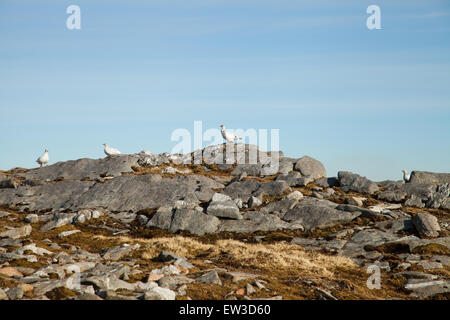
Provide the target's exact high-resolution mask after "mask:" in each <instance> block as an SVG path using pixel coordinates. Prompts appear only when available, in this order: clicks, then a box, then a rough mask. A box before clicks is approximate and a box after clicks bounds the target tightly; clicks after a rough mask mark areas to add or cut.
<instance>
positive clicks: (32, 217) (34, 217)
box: [23, 214, 39, 223]
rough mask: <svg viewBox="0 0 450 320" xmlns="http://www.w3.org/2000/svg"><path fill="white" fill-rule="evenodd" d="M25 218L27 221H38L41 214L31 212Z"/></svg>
mask: <svg viewBox="0 0 450 320" xmlns="http://www.w3.org/2000/svg"><path fill="white" fill-rule="evenodd" d="M23 220H24V221H25V222H27V223H38V222H39V216H38V215H37V214H29V215H27V216H26V217H25V218H24V219H23Z"/></svg>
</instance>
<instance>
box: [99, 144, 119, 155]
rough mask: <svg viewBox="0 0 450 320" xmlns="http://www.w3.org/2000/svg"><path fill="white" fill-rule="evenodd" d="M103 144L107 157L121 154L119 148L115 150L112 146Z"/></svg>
mask: <svg viewBox="0 0 450 320" xmlns="http://www.w3.org/2000/svg"><path fill="white" fill-rule="evenodd" d="M103 145H104V146H105V150H104V151H105V154H106V155H107V156H108V157H110V156H115V155H118V154H121V153H120V151H119V150H117V149H116V148H113V147H110V146H108V144H107V143H104V144H103Z"/></svg>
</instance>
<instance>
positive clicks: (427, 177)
mask: <svg viewBox="0 0 450 320" xmlns="http://www.w3.org/2000/svg"><path fill="white" fill-rule="evenodd" d="M409 183H413V184H434V185H440V184H446V183H450V173H437V172H427V171H413V172H411V179H410V180H409Z"/></svg>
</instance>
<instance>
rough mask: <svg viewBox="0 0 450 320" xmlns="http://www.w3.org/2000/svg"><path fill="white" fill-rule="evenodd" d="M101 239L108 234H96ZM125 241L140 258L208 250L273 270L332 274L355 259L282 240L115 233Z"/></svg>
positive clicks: (245, 264) (247, 265)
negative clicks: (205, 240)
mask: <svg viewBox="0 0 450 320" xmlns="http://www.w3.org/2000/svg"><path fill="white" fill-rule="evenodd" d="M96 238H99V239H101V240H103V239H106V238H108V237H104V236H98V237H96ZM115 239H116V240H119V241H121V242H124V243H125V242H126V243H131V242H132V243H139V244H140V245H141V249H142V250H143V251H142V256H141V257H142V258H143V259H152V258H154V257H156V256H157V255H158V254H159V253H160V252H161V251H162V250H167V251H170V252H173V253H175V254H178V255H182V256H185V257H187V258H188V259H190V258H191V259H193V258H195V257H196V256H198V255H202V254H205V252H206V253H207V254H208V259H211V258H214V257H220V256H221V255H223V254H228V255H233V256H235V257H238V261H239V264H240V265H241V266H242V267H243V268H251V267H254V266H258V268H261V269H263V270H264V269H265V270H272V269H274V268H275V269H276V268H282V269H291V270H292V269H295V270H299V271H302V272H304V273H305V274H314V275H318V274H320V275H323V276H332V275H333V270H334V269H335V268H337V267H354V266H355V265H354V263H353V262H352V261H351V260H350V259H348V258H346V257H341V256H327V255H324V254H320V253H313V252H307V251H304V250H303V249H302V248H301V247H299V246H297V245H292V244H288V243H284V242H279V243H273V244H264V245H263V244H248V243H243V242H241V241H236V240H228V239H225V240H218V241H217V242H216V243H215V244H205V243H202V242H200V241H197V240H195V239H192V238H187V237H182V236H175V237H170V238H166V237H163V238H157V239H135V238H130V237H127V236H121V237H115Z"/></svg>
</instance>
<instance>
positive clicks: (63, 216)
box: [40, 212, 76, 232]
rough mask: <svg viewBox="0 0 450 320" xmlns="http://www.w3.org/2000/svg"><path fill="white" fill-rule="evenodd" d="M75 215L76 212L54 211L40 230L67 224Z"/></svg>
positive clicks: (44, 230)
mask: <svg viewBox="0 0 450 320" xmlns="http://www.w3.org/2000/svg"><path fill="white" fill-rule="evenodd" d="M75 216H76V213H63V212H61V213H55V214H54V216H53V218H52V220H51V221H49V222H47V223H46V224H44V225H43V226H42V227H41V229H40V230H41V231H43V232H46V231H49V230H53V229H56V228H59V227H62V226H65V225H67V224H71V223H72V222H73V219H74V218H75Z"/></svg>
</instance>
